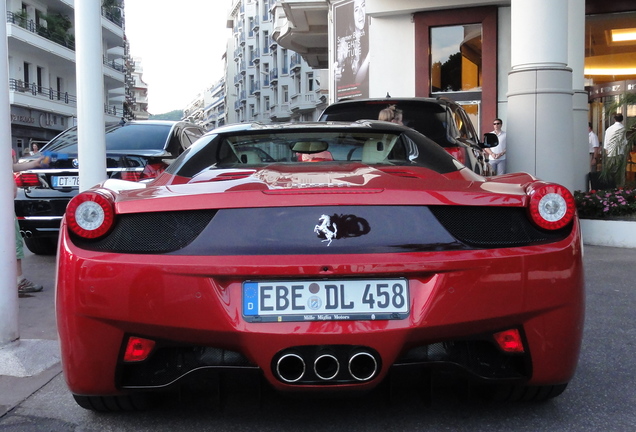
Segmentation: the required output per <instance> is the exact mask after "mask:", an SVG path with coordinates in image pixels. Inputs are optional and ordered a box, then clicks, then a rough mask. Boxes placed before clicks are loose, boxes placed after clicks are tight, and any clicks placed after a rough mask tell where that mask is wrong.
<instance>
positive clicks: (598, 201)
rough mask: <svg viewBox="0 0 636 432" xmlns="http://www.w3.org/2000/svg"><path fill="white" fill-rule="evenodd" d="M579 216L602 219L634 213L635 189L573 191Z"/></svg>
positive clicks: (635, 204)
mask: <svg viewBox="0 0 636 432" xmlns="http://www.w3.org/2000/svg"><path fill="white" fill-rule="evenodd" d="M574 201H575V202H576V208H577V210H578V213H579V217H580V218H585V219H604V218H607V217H616V216H625V215H632V214H635V213H636V189H623V188H617V189H608V190H598V191H595V190H591V191H589V192H581V191H575V192H574Z"/></svg>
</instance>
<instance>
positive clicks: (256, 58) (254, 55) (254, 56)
mask: <svg viewBox="0 0 636 432" xmlns="http://www.w3.org/2000/svg"><path fill="white" fill-rule="evenodd" d="M250 57H251V59H250V65H252V66H253V65H255V64H257V63H258V62H260V61H261V52H260V50H259V49H258V48H256V49H255V50H253V51H252V52H251V53H250Z"/></svg>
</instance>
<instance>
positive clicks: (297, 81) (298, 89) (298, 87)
mask: <svg viewBox="0 0 636 432" xmlns="http://www.w3.org/2000/svg"><path fill="white" fill-rule="evenodd" d="M301 84H302V82H301V79H300V74H299V73H297V74H296V75H295V76H294V87H295V90H296V93H295V94H300V93H302V86H301Z"/></svg>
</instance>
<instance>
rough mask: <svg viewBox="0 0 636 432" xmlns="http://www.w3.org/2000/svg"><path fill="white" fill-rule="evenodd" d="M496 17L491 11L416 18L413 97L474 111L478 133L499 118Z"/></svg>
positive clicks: (425, 14) (483, 9)
mask: <svg viewBox="0 0 636 432" xmlns="http://www.w3.org/2000/svg"><path fill="white" fill-rule="evenodd" d="M497 15H498V8H497V7H491V6H486V7H475V8H465V9H453V10H444V11H442V10H440V11H432V12H420V13H416V14H415V15H414V23H415V47H416V48H415V95H416V96H421V97H430V96H432V95H437V96H442V95H444V94H446V95H447V96H448V97H450V98H452V99H453V100H455V101H457V102H458V103H460V104H462V105H465V108H467V107H468V108H470V111H471V117H473V118H474V119H476V120H478V121H475V122H474V123H475V125H476V127H477V129H478V130H491V129H492V126H491V125H490V124H487V123H489V122H490V121H491V120H492V119H493V118H495V117H497V68H496V67H495V65H497ZM482 65H484V67H482Z"/></svg>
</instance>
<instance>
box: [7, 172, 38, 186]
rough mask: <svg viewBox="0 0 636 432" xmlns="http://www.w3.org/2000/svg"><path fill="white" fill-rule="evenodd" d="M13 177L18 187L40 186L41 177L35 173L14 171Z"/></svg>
mask: <svg viewBox="0 0 636 432" xmlns="http://www.w3.org/2000/svg"><path fill="white" fill-rule="evenodd" d="M13 178H14V180H15V184H16V185H17V186H18V187H37V186H40V178H39V177H38V175H37V174H35V173H28V172H22V173H14V174H13Z"/></svg>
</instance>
